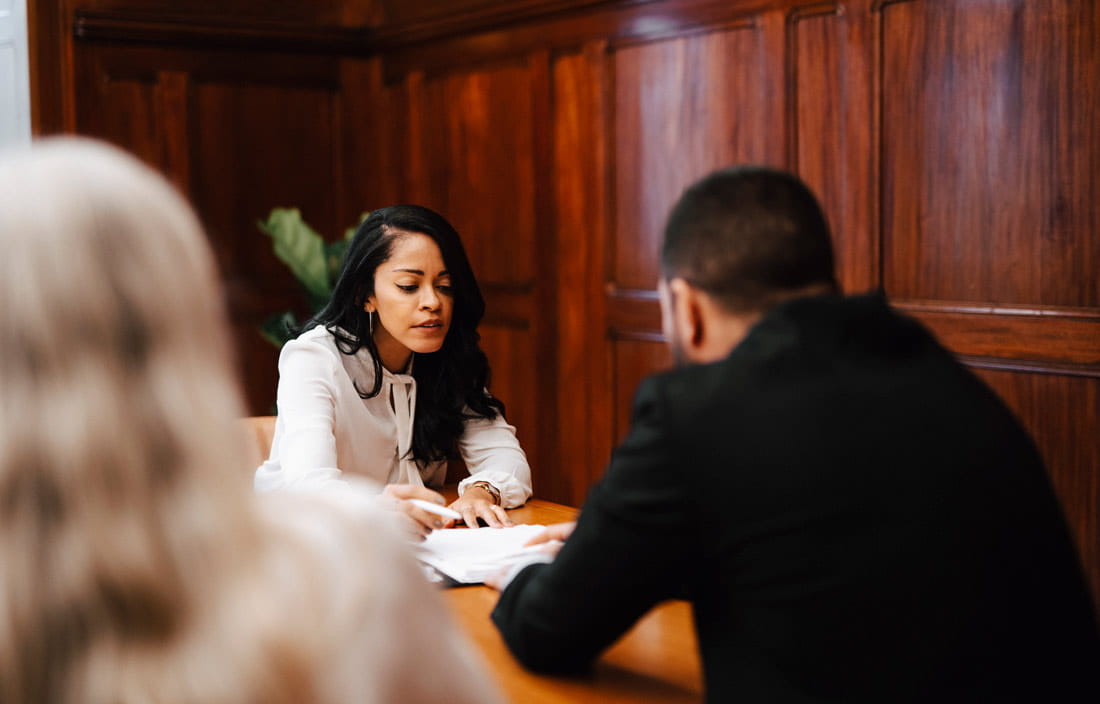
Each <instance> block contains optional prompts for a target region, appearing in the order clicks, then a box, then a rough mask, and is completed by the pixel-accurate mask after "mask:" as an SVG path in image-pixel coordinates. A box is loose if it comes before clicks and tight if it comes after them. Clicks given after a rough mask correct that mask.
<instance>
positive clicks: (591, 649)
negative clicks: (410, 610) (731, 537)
mask: <svg viewBox="0 0 1100 704" xmlns="http://www.w3.org/2000/svg"><path fill="white" fill-rule="evenodd" d="M669 415H670V414H669V412H668V409H667V405H666V404H665V403H663V402H662V400H661V387H660V384H659V383H658V382H656V381H653V380H647V381H646V382H644V383H643V385H642V386H641V387H640V388H639V391H638V393H637V396H636V397H635V402H634V418H633V422H632V427H631V431H630V434H629V436H628V437H627V439H626V441H625V442H624V443H623V445H622V446H621V447H619V448H618V450H616V452H615V454H614V455H613V457H612V461H611V464H610V466H609V467H608V470H607V473H606V475H605V477H604V478H603V480H602V481H601V482H600V483H599V484H597V485H596V486H595V487H594V488H593V489H592V492H591V493H590V494H589V497H588V500H587V502H586V503H585V505H584V508H583V510H582V512H581V515H580V517H579V519H578V522H577V527H576V529H575V530H574V532H573V535H572V536H570V538H569V540H568V541H566V544H565V546H564V547H563V548H562V550H561V552H560V553H559V555H558V557H557V559H556V560H555V561H554V562H553V563H552V564H544V565H532V566H530V567H528V568H527V569H525V570H523V571H522V572H521V573H520V574H519V575H517V576H516V577H515V579H513V580H512V582H511V584H509V585H508V587H507V588H506V589H505V590H504V592H503V593H502V594H501V596H500V601H499V602H498V603H497V606H496V608H495V609H494V610H493V615H492V618H493V621H494V622H495V623H496V625H497V627H498V628H499V630H500V632H501V634H502V636H503V637H504V640H505V642H506V643H507V644H508V647H509V648H510V649H511V650H512V652H513V654H515V656H516V657H517V658H518V659H519V660H520V661H521V662H522V663H523V664H524V665H526V666H527V667H529V668H531V669H533V670H538V671H542V672H574V671H578V670H581V669H584V668H585V667H586V666H588V665H589V664H590V663H591V662H592V661H593V660H594V659H595V658H596V657H597V656H598V655H599V653H600V652H601V651H602V650H603V649H604V648H606V647H607V646H608V645H610V644H611V643H612V642H614V640H615V639H617V638H618V637H619V636H620V635H622V634H623V633H624V632H625V631H626V630H627V629H629V628H630V626H631V625H632V624H633V623H634V622H635V621H636V620H637V619H638V618H639V617H640V616H641V615H642V614H644V613H645V612H646V611H647V610H649V609H650V608H651V607H652V606H654V605H655V604H657V603H658V602H661V601H664V600H666V599H669V598H674V597H676V596H679V595H681V592H682V585H683V579H684V575H685V574H686V570H685V568H686V566H688V565H689V564H691V561H692V560H694V559H695V556H696V554H697V550H696V546H697V545H698V536H697V534H696V530H695V528H694V525H695V507H694V501H693V497H692V494H691V492H690V477H689V476H688V475H689V473H690V472H691V469H692V468H691V464H690V453H687V452H685V451H684V449H683V448H679V447H677V444H676V442H675V430H674V428H673V427H672V425H671V423H670V421H671V420H672V419H671V418H669V417H667V416H669Z"/></svg>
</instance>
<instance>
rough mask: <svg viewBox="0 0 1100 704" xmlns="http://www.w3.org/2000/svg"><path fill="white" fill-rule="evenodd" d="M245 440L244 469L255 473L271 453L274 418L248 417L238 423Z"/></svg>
mask: <svg viewBox="0 0 1100 704" xmlns="http://www.w3.org/2000/svg"><path fill="white" fill-rule="evenodd" d="M238 422H239V423H240V424H241V432H242V434H243V436H244V438H245V441H246V442H245V467H247V468H248V471H249V472H254V471H256V468H257V467H259V466H260V465H261V464H262V463H263V461H264V460H266V459H267V456H268V455H269V454H270V453H271V440H272V438H274V437H275V416H250V417H248V418H242V419H240V421H238Z"/></svg>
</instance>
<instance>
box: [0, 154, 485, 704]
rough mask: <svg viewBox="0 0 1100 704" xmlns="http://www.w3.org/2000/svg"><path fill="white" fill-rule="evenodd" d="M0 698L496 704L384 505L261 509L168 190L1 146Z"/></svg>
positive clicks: (199, 248) (231, 393) (347, 501)
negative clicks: (4, 149)
mask: <svg viewBox="0 0 1100 704" xmlns="http://www.w3.org/2000/svg"><path fill="white" fill-rule="evenodd" d="M0 250H2V251H3V252H4V256H3V257H0V389H2V391H0V565H2V568H0V701H3V702H10V703H12V704H23V703H26V704H31V703H39V702H49V703H51V704H69V703H72V704H75V703H76V702H81V703H86V704H115V703H119V704H122V703H125V702H146V701H170V702H179V703H194V704H200V703H201V704H229V703H230V702H234V703H236V702H265V703H276V704H278V703H285V704H295V703H300V702H307V703H311V704H318V703H325V704H329V703H331V704H336V703H337V702H352V701H354V702H364V701H368V702H391V701H415V702H436V701H456V700H461V701H464V702H480V701H485V700H486V699H489V700H492V701H499V699H498V697H497V695H496V693H495V692H494V690H493V688H492V686H491V685H490V684H489V683H488V682H487V681H486V679H485V677H484V675H483V674H482V673H481V671H480V670H479V668H478V664H477V663H476V662H474V661H473V659H472V658H470V656H469V655H467V653H468V650H469V645H468V644H466V643H465V642H463V641H462V640H461V639H460V638H459V636H458V634H457V633H456V631H455V629H454V627H453V626H452V625H451V623H450V622H449V620H448V618H447V613H446V610H445V609H444V608H443V606H442V604H441V603H440V601H439V597H438V595H437V594H436V593H434V590H433V589H432V588H431V587H430V586H429V585H428V584H427V582H426V581H425V580H424V579H423V576H422V574H420V573H419V572H418V571H417V567H416V565H415V563H414V561H413V560H412V558H411V557H410V556H409V555H408V554H407V542H406V541H405V540H404V539H403V538H402V537H401V536H400V534H399V531H398V529H397V528H396V526H395V525H394V521H393V516H392V514H390V513H389V512H388V511H385V510H382V509H380V508H378V507H377V506H376V505H375V501H376V500H375V499H373V498H367V499H366V500H363V499H362V497H361V495H360V494H357V493H356V492H355V491H354V490H352V489H350V488H349V489H348V490H346V491H344V492H341V493H340V495H339V496H321V495H316V496H305V495H295V496H292V497H291V496H280V495H270V496H264V497H257V496H256V495H255V494H254V493H253V492H251V491H250V489H249V487H248V482H247V475H245V474H243V473H242V472H241V468H240V466H239V462H240V459H239V458H240V455H239V454H238V453H237V452H236V450H237V449H238V448H241V449H242V450H243V444H242V439H241V438H240V437H239V429H238V424H237V423H236V422H234V419H235V418H238V417H239V416H240V411H241V408H240V404H239V398H238V392H237V385H236V382H235V380H234V379H233V378H232V375H231V373H230V364H229V361H228V360H229V355H228V346H227V339H228V334H227V330H226V324H225V316H224V312H223V310H222V307H221V304H220V302H219V301H220V296H219V295H218V293H217V292H218V287H217V282H216V274H215V267H214V264H213V261H212V259H211V257H210V252H209V250H208V248H207V247H206V245H205V242H204V238H203V235H202V232H201V230H200V228H199V225H198V222H197V221H196V219H195V217H194V215H193V214H192V213H191V211H190V209H189V208H188V207H187V206H186V205H185V203H184V202H183V201H182V200H181V199H180V198H179V196H178V195H176V194H175V193H174V192H173V191H172V189H171V187H170V186H169V185H168V184H167V182H166V181H164V179H162V178H160V177H159V176H158V175H156V174H154V173H153V172H152V171H150V170H149V169H147V168H145V167H144V166H142V165H140V164H139V163H138V162H137V161H136V160H134V159H133V158H131V157H129V156H126V155H124V154H123V153H122V152H120V151H118V150H116V149H113V148H109V147H106V146H103V145H98V144H93V143H89V142H86V141H79V140H60V141H52V142H49V143H45V144H43V145H42V146H37V147H35V148H32V149H30V150H26V151H25V152H24V153H18V154H16V153H13V154H7V155H3V156H0Z"/></svg>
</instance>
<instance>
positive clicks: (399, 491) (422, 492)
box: [382, 484, 447, 506]
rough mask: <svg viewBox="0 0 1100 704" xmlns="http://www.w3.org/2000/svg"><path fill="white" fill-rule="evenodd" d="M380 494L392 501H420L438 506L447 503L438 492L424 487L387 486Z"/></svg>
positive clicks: (408, 485)
mask: <svg viewBox="0 0 1100 704" xmlns="http://www.w3.org/2000/svg"><path fill="white" fill-rule="evenodd" d="M382 494H383V495H384V496H388V497H390V498H393V499H422V500H424V501H431V502H432V503H433V504H439V505H440V506H442V505H444V504H445V503H447V502H446V501H445V500H444V499H443V495H442V494H440V493H439V492H438V491H432V490H431V489H429V488H428V487H426V486H413V485H412V484H387V485H386V488H384V489H383V490H382Z"/></svg>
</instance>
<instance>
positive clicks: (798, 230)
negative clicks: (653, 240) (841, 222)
mask: <svg viewBox="0 0 1100 704" xmlns="http://www.w3.org/2000/svg"><path fill="white" fill-rule="evenodd" d="M661 279H662V280H661V304H662V305H661V309H662V316H663V319H664V327H665V335H666V336H667V337H668V338H669V340H670V342H671V344H672V348H673V353H674V355H675V356H676V358H677V360H678V361H681V362H682V361H691V362H708V361H715V360H717V359H721V358H723V357H725V356H726V355H727V354H729V352H730V350H732V349H733V347H735V346H736V345H737V343H738V342H740V340H741V338H743V337H744V335H745V333H746V332H747V331H748V329H749V328H750V327H751V326H752V324H753V323H754V322H755V321H756V319H757V318H759V317H760V315H761V314H763V313H764V312H765V311H767V310H768V309H769V308H771V307H772V306H774V305H775V304H777V303H780V302H782V301H785V300H789V299H792V298H798V297H801V296H807V295H815V294H821V293H827V292H833V291H836V290H837V284H836V278H835V276H834V273H833V250H832V245H831V243H830V241H829V226H828V224H827V223H826V222H825V216H824V215H823V214H822V212H821V207H820V206H819V205H818V203H817V200H816V199H815V198H814V196H813V194H812V193H811V192H810V190H809V189H808V188H807V187H806V186H805V184H803V183H802V182H801V181H799V180H798V178H796V177H794V176H792V175H790V174H786V173H783V172H781V171H775V170H772V169H767V168H762V167H740V168H733V169H725V170H722V171H716V172H714V173H712V174H711V175H709V176H707V177H706V178H704V179H703V180H701V181H699V182H698V183H696V184H695V185H693V186H692V187H691V188H689V189H688V190H687V191H685V192H684V194H683V195H682V196H681V197H680V200H679V202H678V203H677V204H676V206H675V207H674V208H673V209H672V213H671V214H670V215H669V219H668V224H667V225H666V226H665V236H664V243H663V245H662V249H661Z"/></svg>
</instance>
